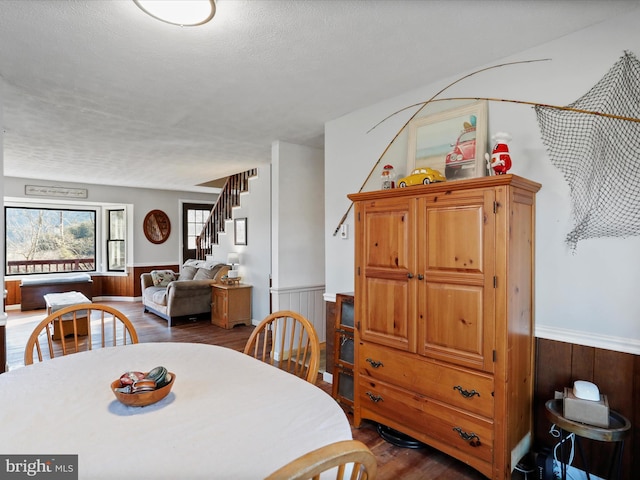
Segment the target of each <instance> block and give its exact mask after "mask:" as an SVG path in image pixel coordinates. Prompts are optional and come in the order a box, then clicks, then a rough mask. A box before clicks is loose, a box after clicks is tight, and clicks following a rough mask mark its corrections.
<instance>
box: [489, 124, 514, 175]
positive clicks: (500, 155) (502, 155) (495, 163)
mask: <svg viewBox="0 0 640 480" xmlns="http://www.w3.org/2000/svg"><path fill="white" fill-rule="evenodd" d="M491 139H492V140H493V141H494V142H495V144H494V146H493V150H492V151H491V157H489V154H488V153H485V155H484V156H485V158H486V160H487V163H488V164H489V166H490V167H491V168H493V171H494V172H495V174H496V175H504V174H505V173H507V172H508V171H509V169H510V168H511V155H509V145H507V142H508V141H509V140H511V136H510V135H509V134H508V133H504V132H498V133H496V134H495V135H494V136H493V137H491Z"/></svg>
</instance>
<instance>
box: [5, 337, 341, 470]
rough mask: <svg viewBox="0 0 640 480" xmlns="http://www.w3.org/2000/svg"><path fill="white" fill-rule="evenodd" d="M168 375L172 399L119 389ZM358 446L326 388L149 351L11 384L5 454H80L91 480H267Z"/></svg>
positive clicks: (186, 351) (198, 350) (210, 355)
mask: <svg viewBox="0 0 640 480" xmlns="http://www.w3.org/2000/svg"><path fill="white" fill-rule="evenodd" d="M156 366H164V367H166V368H167V369H168V370H169V371H170V372H173V373H175V382H174V385H173V387H172V390H171V393H170V394H169V395H168V396H167V397H166V398H164V399H163V400H160V401H159V402H158V403H155V404H153V405H149V406H146V407H128V406H126V405H124V404H122V403H120V402H119V401H117V400H116V398H115V396H114V394H113V393H112V391H111V388H110V384H111V382H112V381H113V380H115V379H117V378H119V377H120V375H121V374H123V373H125V372H127V371H142V372H148V371H149V370H151V369H152V368H154V367H156ZM351 438H352V435H351V428H350V426H349V421H348V420H347V417H346V415H345V413H344V412H343V410H342V409H341V408H340V406H339V405H338V404H337V403H336V402H335V400H333V399H332V398H331V396H330V395H328V394H327V393H325V392H324V391H323V390H322V389H320V388H318V387H316V386H315V385H311V384H309V383H308V382H305V381H304V380H301V379H299V378H297V377H295V376H293V375H291V374H288V373H286V372H283V371H281V370H279V369H277V368H275V367H273V366H270V365H267V364H265V363H262V362H260V361H258V360H255V359H254V358H252V357H250V356H248V355H244V354H242V353H240V352H237V351H235V350H231V349H228V348H224V347H219V346H213V345H204V344H195V343H139V344H134V345H127V346H119V347H111V348H103V349H96V350H92V351H88V352H82V353H76V354H73V355H67V356H64V357H59V358H55V359H52V360H46V361H44V362H42V363H37V364H34V365H30V366H27V367H22V368H18V369H15V370H11V371H9V372H7V373H4V374H2V375H0V454H3V455H5V454H15V455H34V454H35V455H41V454H57V455H62V454H70V455H76V454H77V455H78V474H79V477H78V478H81V479H88V480H99V479H116V478H135V479H171V480H177V479H194V480H195V479H200V478H202V479H225V480H234V479H238V480H245V479H246V480H253V479H261V478H264V477H265V476H267V475H268V474H270V473H271V472H273V471H274V470H276V469H278V468H279V467H281V466H282V465H284V464H286V463H287V462H289V461H291V460H293V459H294V458H296V457H298V456H300V455H302V454H304V453H306V452H308V451H310V450H313V449H315V448H319V447H321V446H323V445H326V444H329V443H332V442H335V441H339V440H347V439H351Z"/></svg>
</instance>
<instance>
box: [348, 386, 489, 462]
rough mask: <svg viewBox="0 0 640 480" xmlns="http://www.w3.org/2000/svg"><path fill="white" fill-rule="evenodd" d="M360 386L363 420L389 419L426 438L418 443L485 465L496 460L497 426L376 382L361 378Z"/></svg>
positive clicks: (425, 398) (428, 399)
mask: <svg viewBox="0 0 640 480" xmlns="http://www.w3.org/2000/svg"><path fill="white" fill-rule="evenodd" d="M359 382H360V383H359V387H360V388H359V396H360V398H359V401H360V402H359V403H360V408H361V415H362V417H363V418H371V417H373V418H374V419H375V420H376V421H379V419H380V417H387V418H389V419H393V421H394V422H396V423H398V424H400V425H406V426H407V427H408V428H410V429H412V430H413V431H416V432H419V433H420V434H421V436H422V435H424V437H423V438H420V437H417V439H418V440H421V441H424V442H425V443H431V444H434V443H435V444H434V446H435V447H436V448H442V447H443V446H445V448H444V451H446V450H448V449H454V450H457V451H459V452H464V453H465V454H467V455H471V456H473V457H475V458H477V459H480V460H482V461H484V462H491V461H492V460H493V422H491V421H488V420H482V419H481V418H479V417H477V416H475V415H470V414H467V413H465V412H464V411H462V410H459V409H457V408H452V407H450V406H448V405H445V404H443V403H441V402H437V401H434V400H432V399H430V398H428V397H425V396H423V395H419V394H412V393H410V392H408V391H406V390H403V389H399V388H395V387H394V386H392V385H389V384H387V383H385V382H381V381H378V380H374V379H372V378H367V377H362V376H361V377H360V378H359ZM368 412H371V413H372V414H373V415H371V414H369V413H368ZM382 423H384V422H382ZM430 440H431V441H430ZM434 441H435V442H434Z"/></svg>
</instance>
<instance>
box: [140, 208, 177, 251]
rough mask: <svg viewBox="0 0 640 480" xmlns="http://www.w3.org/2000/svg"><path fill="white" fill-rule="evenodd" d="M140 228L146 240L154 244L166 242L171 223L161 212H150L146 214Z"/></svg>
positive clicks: (169, 233)
mask: <svg viewBox="0 0 640 480" xmlns="http://www.w3.org/2000/svg"><path fill="white" fill-rule="evenodd" d="M142 228H143V230H144V236H145V237H147V240H149V241H150V242H151V243H155V244H159V243H164V242H166V241H167V238H169V235H171V221H170V220H169V216H168V215H167V214H166V213H164V212H163V211H162V210H151V211H150V212H149V213H147V215H146V216H145V217H144V222H143V224H142Z"/></svg>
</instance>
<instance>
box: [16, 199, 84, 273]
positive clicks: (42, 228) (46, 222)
mask: <svg viewBox="0 0 640 480" xmlns="http://www.w3.org/2000/svg"><path fill="white" fill-rule="evenodd" d="M4 213H5V259H6V264H5V272H6V275H8V276H9V275H29V274H40V273H54V272H91V271H95V270H96V210H80V209H77V210H75V209H69V208H54V207H51V208H44V207H30V206H29V207H27V206H6V207H5V210H4Z"/></svg>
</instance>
